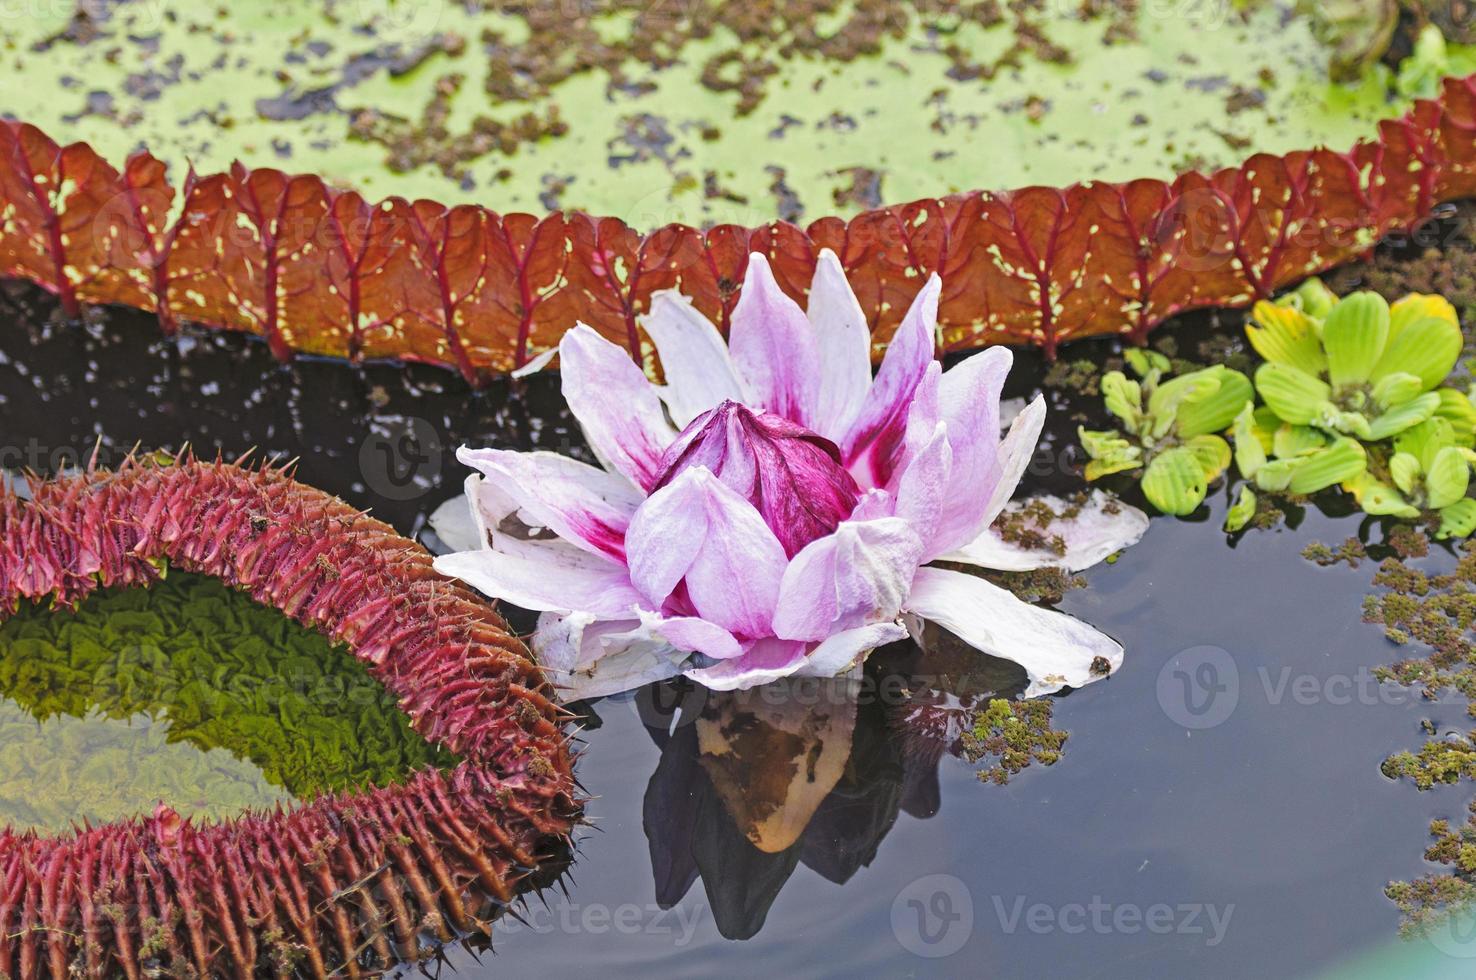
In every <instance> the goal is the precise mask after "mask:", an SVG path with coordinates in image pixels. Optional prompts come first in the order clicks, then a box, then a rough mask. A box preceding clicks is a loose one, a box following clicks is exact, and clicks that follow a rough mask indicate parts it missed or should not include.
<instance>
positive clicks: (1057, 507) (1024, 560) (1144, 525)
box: [939, 490, 1148, 572]
mask: <svg viewBox="0 0 1476 980" xmlns="http://www.w3.org/2000/svg"><path fill="white" fill-rule="evenodd" d="M1036 503H1043V504H1045V505H1046V507H1048V508H1050V509H1051V510H1052V511H1054V512H1056V513H1058V514H1059V513H1064V512H1066V511H1067V510H1068V509H1070V510H1075V511H1076V513H1075V515H1074V516H1072V517H1070V518H1059V519H1057V520H1054V521H1051V522H1050V525H1049V526H1048V527H1047V528H1046V529H1045V533H1046V534H1049V535H1051V536H1053V537H1059V538H1060V539H1061V544H1062V545H1063V546H1064V548H1065V550H1064V551H1056V550H1052V549H1031V548H1025V547H1022V546H1021V545H1020V544H1019V543H1018V542H1015V541H1006V540H1005V539H1004V537H1003V536H1002V535H1001V534H1000V533H999V531H998V530H997V529H996V527H997V525H998V523H999V521H998V520H996V521H995V524H994V525H992V526H990V527H988V528H986V529H985V530H984V533H982V534H980V535H979V536H978V537H977V538H975V539H974V540H973V541H970V542H969V543H968V544H966V545H963V546H962V547H960V548H956V549H954V550H953V551H950V552H948V553H947V554H945V555H941V556H939V557H941V558H942V559H943V560H944V561H953V562H962V563H964V564H968V565H978V566H979V567H981V568H995V569H1000V570H1002V571H1007V572H1027V571H1031V570H1032V569H1036V568H1064V569H1066V570H1067V571H1068V572H1079V571H1082V570H1083V569H1086V568H1090V567H1092V566H1093V565H1095V564H1097V563H1098V562H1100V561H1102V560H1104V559H1105V558H1107V557H1108V556H1109V555H1113V554H1116V553H1117V552H1119V551H1121V550H1122V549H1124V548H1127V547H1129V546H1131V545H1134V544H1137V543H1138V539H1140V538H1141V537H1142V536H1143V534H1144V532H1145V531H1147V530H1148V515H1147V514H1145V513H1143V512H1142V511H1141V510H1139V509H1138V508H1136V507H1130V506H1129V505H1127V504H1125V503H1123V502H1122V501H1120V500H1118V499H1117V498H1115V497H1113V496H1111V495H1109V494H1107V493H1104V492H1103V491H1101V490H1093V491H1092V493H1091V495H1090V496H1089V497H1088V498H1087V499H1086V501H1085V502H1084V503H1080V504H1078V503H1068V502H1067V501H1065V500H1062V499H1061V498H1060V497H1032V498H1030V500H1028V501H1024V502H1022V503H1021V504H1020V505H1018V507H1023V506H1025V505H1027V504H1036ZM1018 507H1017V505H1015V504H1008V505H1006V506H1005V511H1006V512H1008V511H1011V510H1015V509H1018Z"/></svg>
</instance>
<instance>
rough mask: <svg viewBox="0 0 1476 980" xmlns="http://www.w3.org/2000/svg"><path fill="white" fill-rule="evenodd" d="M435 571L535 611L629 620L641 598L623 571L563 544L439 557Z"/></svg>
mask: <svg viewBox="0 0 1476 980" xmlns="http://www.w3.org/2000/svg"><path fill="white" fill-rule="evenodd" d="M435 566H436V571H438V572H440V573H441V574H442V575H449V576H451V577H452V578H458V579H460V580H461V581H463V582H465V583H466V584H467V585H470V586H471V587H472V588H474V589H476V590H477V591H479V592H482V593H484V594H486V595H489V596H491V597H492V598H494V599H500V600H502V601H503V602H510V603H512V604H513V605H515V606H521V607H523V608H524V609H533V610H536V611H539V612H574V611H580V612H587V613H590V614H592V615H594V616H597V617H600V618H604V619H609V618H613V617H618V616H632V615H634V613H633V611H632V610H633V609H634V608H635V607H636V606H637V605H638V604H639V603H641V602H642V601H643V600H642V597H641V594H640V593H639V592H637V591H636V589H635V587H634V586H633V585H631V584H630V577H629V575H628V574H627V572H626V570H625V569H624V568H622V567H620V566H619V565H614V564H611V563H610V562H608V561H605V560H603V559H601V558H597V557H595V556H594V555H591V554H589V553H588V552H586V551H581V550H579V549H578V548H573V547H570V546H568V545H566V544H563V543H562V542H554V541H550V542H537V541H529V542H523V548H522V549H521V551H520V553H517V554H507V553H504V552H501V551H493V550H492V549H491V548H481V549H478V550H476V551H459V552H457V553H455V554H451V555H441V556H440V557H439V558H437V559H436V561H435Z"/></svg>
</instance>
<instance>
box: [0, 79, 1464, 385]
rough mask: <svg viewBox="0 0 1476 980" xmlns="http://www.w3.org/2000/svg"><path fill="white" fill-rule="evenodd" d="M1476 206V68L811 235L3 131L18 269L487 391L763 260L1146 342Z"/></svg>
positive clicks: (880, 327) (291, 350)
mask: <svg viewBox="0 0 1476 980" xmlns="http://www.w3.org/2000/svg"><path fill="white" fill-rule="evenodd" d="M1472 194H1476V76H1473V77H1472V78H1467V79H1447V80H1446V81H1445V83H1444V84H1443V87H1442V91H1441V95H1440V97H1439V98H1437V99H1434V100H1422V101H1419V102H1417V103H1416V104H1415V106H1414V108H1413V109H1412V110H1411V111H1410V112H1409V113H1408V114H1407V115H1406V116H1405V117H1403V118H1402V119H1397V120H1388V121H1385V122H1383V123H1381V124H1380V126H1379V130H1378V135H1377V137H1376V138H1373V139H1370V140H1365V141H1362V142H1360V143H1358V144H1357V145H1356V146H1354V147H1353V148H1352V149H1351V150H1348V151H1345V152H1338V151H1333V150H1328V149H1309V150H1304V151H1296V152H1293V153H1287V154H1285V155H1282V156H1273V155H1270V154H1257V155H1255V156H1252V157H1250V158H1249V159H1248V160H1247V161H1246V162H1245V163H1244V164H1242V165H1241V166H1239V167H1231V168H1226V169H1224V170H1220V171H1217V172H1215V173H1213V174H1201V173H1197V172H1190V173H1186V174H1183V175H1181V176H1179V177H1177V178H1175V179H1174V180H1172V181H1163V180H1156V179H1144V180H1134V181H1129V182H1126V183H1116V184H1114V183H1098V182H1092V183H1082V184H1074V185H1072V186H1070V187H1065V188H1052V187H1026V188H1022V189H1019V190H1014V191H1000V192H992V191H984V190H978V191H971V192H968V193H964V194H956V195H952V196H949V197H943V198H934V199H925V200H919V201H913V202H910V203H906V204H898V205H893V206H890V207H885V208H880V209H876V210H872V211H866V212H864V213H861V214H858V215H856V216H855V217H853V218H850V219H841V218H837V217H826V218H821V219H819V220H817V221H814V222H811V223H810V224H809V225H807V226H805V227H803V228H801V227H799V226H797V225H793V224H789V223H787V222H782V221H780V222H772V223H770V224H765V225H760V226H758V227H753V228H745V227H740V226H737V225H718V226H716V227H713V228H708V229H697V228H692V227H688V226H686V225H680V224H671V225H667V226H665V227H662V228H657V229H651V230H648V231H646V232H645V233H642V232H640V231H638V230H636V229H633V228H631V227H629V226H628V225H626V224H625V223H624V222H622V221H620V220H618V219H616V218H609V217H597V216H592V215H588V214H583V213H578V212H571V213H566V212H555V213H550V214H546V215H541V216H539V215H531V214H516V213H513V214H501V213H498V212H495V211H492V210H489V209H487V208H484V207H479V206H474V205H459V206H456V207H446V206H444V205H441V204H438V203H436V202H434V201H426V200H419V201H408V200H406V199H404V198H399V197H391V198H388V199H386V200H384V201H380V202H372V201H369V200H366V199H365V198H364V197H363V196H362V195H361V194H359V193H357V192H356V191H353V190H346V189H340V188H335V187H331V186H329V185H328V184H327V183H325V182H324V181H323V180H322V179H321V178H319V177H315V176H310V175H308V176H303V175H298V176H293V175H289V174H286V173H283V172H282V171H279V170H274V169H270V168H262V169H250V168H248V167H246V166H244V165H241V164H236V165H235V166H233V167H232V168H231V169H230V170H229V171H228V172H225V173H215V174H197V173H195V172H193V171H191V172H189V173H188V174H186V175H184V176H183V179H182V180H181V181H180V182H179V183H178V185H176V184H175V183H172V182H171V180H170V177H169V173H168V168H167V167H166V166H165V164H164V163H162V162H161V161H160V160H158V159H156V158H155V157H153V156H151V155H149V154H148V153H146V152H144V153H139V154H135V155H134V156H132V157H130V158H129V159H128V160H127V161H126V162H125V163H124V164H123V165H122V167H121V169H119V168H117V167H114V166H113V165H112V164H111V163H109V162H108V161H107V160H104V159H103V158H102V157H101V156H99V155H98V154H97V153H96V152H95V151H93V150H92V149H91V148H90V147H89V146H87V145H86V144H83V143H73V144H70V145H66V146H63V145H60V144H58V143H57V142H56V141H55V140H53V139H52V138H51V137H49V136H47V135H46V134H45V133H43V132H42V131H41V130H39V129H37V128H36V127H34V126H31V125H29V124H25V123H19V122H11V123H6V124H3V125H0V203H3V204H4V205H5V206H6V207H7V208H8V209H9V210H10V216H9V220H8V221H7V222H6V223H5V224H4V226H3V227H0V274H4V275H9V276H15V277H20V278H25V279H29V280H32V281H34V282H36V283H39V284H41V285H42V286H44V287H45V288H47V289H49V290H51V291H52V292H54V293H56V294H57V296H58V297H59V298H60V301H61V305H62V307H63V308H64V309H65V310H66V311H68V312H69V313H76V312H78V311H79V309H80V306H81V304H83V303H121V304H125V305H129V306H135V307H139V308H142V309H147V310H153V311H155V312H157V314H158V316H159V320H160V323H161V325H162V326H163V328H164V329H165V330H166V331H173V330H174V329H175V328H176V325H177V324H178V323H179V322H180V321H181V320H191V321H195V322H198V323H201V324H205V325H207V326H211V327H219V328H223V329H228V330H239V331H245V332H248V333H252V334H257V335H260V336H262V337H264V338H265V339H266V341H267V342H268V343H269V344H270V345H271V348H272V350H273V352H274V353H275V354H276V355H277V356H278V357H280V358H282V359H284V360H285V359H288V358H290V357H292V356H293V355H294V354H295V353H297V352H305V353H311V354H322V355H331V356H335V357H346V358H350V359H355V360H357V359H360V358H366V357H369V358H400V359H405V360H413V361H423V362H427V363H432V364H439V365H443V366H447V367H451V368H453V369H455V370H458V371H459V372H460V373H461V374H462V375H463V376H464V377H465V378H466V379H467V381H468V382H470V383H473V384H478V383H482V382H484V381H486V380H487V379H488V378H490V377H492V376H495V375H496V374H499V373H502V372H506V371H509V370H513V369H516V368H518V367H521V366H523V365H525V364H527V363H528V362H529V361H530V360H531V359H532V358H533V357H534V356H536V355H537V354H539V353H540V352H542V351H545V350H548V349H550V348H553V347H555V346H557V344H558V340H559V338H560V337H561V336H562V335H563V332H564V331H565V330H567V329H569V328H570V327H572V326H573V325H574V324H575V323H576V322H578V321H583V322H586V323H589V324H590V325H591V326H593V327H595V328H596V329H597V330H599V331H600V332H601V333H603V334H604V335H605V336H607V337H609V338H611V339H612V340H616V341H618V342H619V343H622V344H624V345H625V346H626V347H627V348H628V349H629V350H630V351H631V354H632V356H633V357H636V358H637V359H640V360H642V361H645V362H647V363H648V364H650V366H651V367H652V368H653V369H654V367H655V365H654V364H651V363H650V362H651V361H652V358H653V354H652V350H651V347H650V344H649V343H648V341H647V338H646V337H645V335H644V333H643V331H642V329H641V326H640V316H641V314H642V313H643V312H644V311H645V310H646V309H647V308H648V305H649V302H650V298H651V295H652V293H653V292H655V291H657V290H661V289H679V290H680V291H681V292H683V293H685V294H686V295H688V296H690V297H692V299H693V302H694V303H695V304H696V305H697V308H698V309H700V310H701V311H702V312H703V313H705V314H706V315H708V316H709V317H711V318H712V319H713V320H714V321H715V322H717V323H718V324H719V325H720V326H721V327H723V328H724V329H726V327H727V324H728V321H729V318H730V316H731V314H732V311H733V306H734V303H735V302H736V299H737V295H738V292H739V290H740V288H741V286H742V282H743V273H744V266H745V263H746V259H747V256H748V253H750V252H752V251H760V252H763V253H765V254H766V255H767V256H768V257H769V259H770V261H771V264H772V265H773V267H774V270H775V273H776V275H777V277H778V279H779V282H780V284H781V285H782V286H783V287H784V289H785V290H786V291H787V292H789V293H790V294H791V295H792V296H794V297H796V298H800V297H802V296H803V295H804V293H805V290H806V289H807V288H808V285H809V281H810V276H811V273H812V272H813V269H814V265H815V261H816V257H817V256H818V254H819V252H820V250H821V249H825V248H829V249H832V250H834V251H835V252H836V254H837V255H838V256H839V257H840V259H841V262H842V264H843V265H844V267H845V269H846V271H847V273H848V275H849V276H850V278H851V281H852V283H853V285H854V287H855V290H856V293H857V296H858V298H859V299H860V302H861V305H862V307H863V309H864V310H865V312H866V314H867V316H868V318H869V320H870V323H871V325H872V329H873V333H874V336H875V338H876V345H875V348H876V350H877V351H878V352H879V351H880V350H881V349H882V346H883V344H884V341H885V340H886V338H887V337H888V336H890V333H891V330H892V328H893V327H894V326H895V324H896V322H897V321H898V319H899V318H900V316H901V314H902V312H903V311H904V310H905V309H906V308H907V305H908V303H909V302H910V301H911V299H912V297H913V296H914V295H915V294H916V292H917V290H918V289H919V288H920V287H921V285H922V283H923V282H925V281H926V279H927V277H928V275H929V274H931V273H933V272H937V273H939V274H940V275H941V276H942V278H943V284H944V286H943V296H942V302H941V305H940V310H939V320H940V324H941V327H942V336H943V344H944V347H945V348H946V349H947V350H962V349H966V348H972V347H979V346H984V345H988V344H993V343H1000V342H1009V343H1028V344H1037V345H1040V346H1042V347H1044V348H1045V350H1046V351H1047V352H1048V353H1051V354H1053V353H1054V352H1055V350H1056V348H1057V346H1058V345H1059V344H1061V343H1063V342H1065V341H1067V340H1071V339H1075V338H1079V337H1087V336H1096V335H1102V334H1116V335H1122V336H1124V337H1127V338H1130V339H1132V340H1134V341H1139V342H1141V341H1142V340H1143V339H1144V338H1145V337H1146V336H1147V334H1148V332H1149V331H1150V330H1152V329H1153V328H1154V327H1155V326H1157V325H1158V324H1160V323H1162V322H1163V321H1164V320H1165V319H1167V318H1168V317H1171V316H1174V315H1175V314H1178V313H1181V312H1183V311H1186V310H1190V309H1195V308H1200V307H1209V306H1237V305H1243V304H1247V303H1250V302H1252V301H1254V300H1256V299H1258V298H1262V297H1265V296H1268V295H1271V294H1272V293H1274V292H1275V291H1276V290H1278V289H1280V288H1282V287H1284V286H1287V285H1289V284H1291V283H1294V282H1296V281H1298V280H1300V279H1302V278H1304V277H1306V276H1307V275H1310V274H1312V273H1315V272H1318V271H1321V270H1324V269H1327V268H1330V267H1331V266H1334V265H1337V264H1339V263H1342V262H1345V261H1348V260H1349V259H1351V258H1353V257H1355V256H1357V255H1358V254H1360V253H1361V252H1363V251H1365V250H1366V249H1367V248H1369V247H1370V246H1371V245H1372V244H1373V243H1374V242H1375V241H1376V240H1377V239H1378V238H1379V237H1380V236H1382V235H1384V234H1387V233H1389V232H1391V231H1394V230H1397V229H1403V228H1408V227H1411V226H1413V225H1414V224H1415V223H1417V222H1419V221H1421V220H1423V219H1424V218H1425V217H1426V216H1427V215H1428V214H1429V212H1430V210H1431V208H1432V207H1433V206H1434V205H1436V204H1437V203H1440V202H1443V201H1449V200H1453V199H1457V198H1462V197H1468V196H1471V195H1472Z"/></svg>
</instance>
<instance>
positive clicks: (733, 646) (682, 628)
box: [641, 614, 743, 660]
mask: <svg viewBox="0 0 1476 980" xmlns="http://www.w3.org/2000/svg"><path fill="white" fill-rule="evenodd" d="M641 621H642V622H643V623H645V624H646V626H647V627H649V628H650V630H651V633H652V634H653V635H655V636H659V637H661V638H662V639H663V640H665V641H666V642H667V643H670V644H671V645H672V646H674V647H676V648H677V649H678V650H683V651H686V652H688V653H700V654H703V655H704V656H708V657H712V658H713V659H714V660H730V659H732V658H733V657H736V656H739V655H740V654H742V653H743V647H742V646H741V645H740V644H739V643H738V641H737V640H736V639H734V638H733V634H732V633H729V632H728V631H727V630H725V629H723V628H722V627H721V626H719V625H717V624H716V623H709V622H708V621H707V620H705V619H699V618H698V617H696V616H669V617H661V616H657V615H654V614H650V615H647V614H642V616H641Z"/></svg>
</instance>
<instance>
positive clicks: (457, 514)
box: [429, 475, 487, 554]
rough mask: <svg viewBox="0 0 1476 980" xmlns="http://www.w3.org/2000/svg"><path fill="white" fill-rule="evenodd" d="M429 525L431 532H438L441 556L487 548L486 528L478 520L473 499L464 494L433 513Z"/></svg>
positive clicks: (475, 477)
mask: <svg viewBox="0 0 1476 980" xmlns="http://www.w3.org/2000/svg"><path fill="white" fill-rule="evenodd" d="M468 479H479V477H477V476H475V475H473V476H471V477H468ZM429 523H430V527H431V530H432V531H434V532H436V537H437V538H438V539H440V542H441V546H442V547H441V550H440V551H439V554H446V553H448V552H452V551H475V550H476V549H478V548H483V547H486V544H487V538H486V528H485V527H484V526H483V525H482V522H481V521H480V520H479V519H478V518H477V514H476V511H475V509H474V508H473V507H472V504H471V498H470V497H468V496H467V495H466V494H464V493H463V494H458V495H457V496H455V497H452V498H451V499H450V500H448V501H446V502H445V503H444V504H442V505H441V506H439V507H437V508H436V509H435V510H433V511H431V516H430V520H429Z"/></svg>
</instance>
